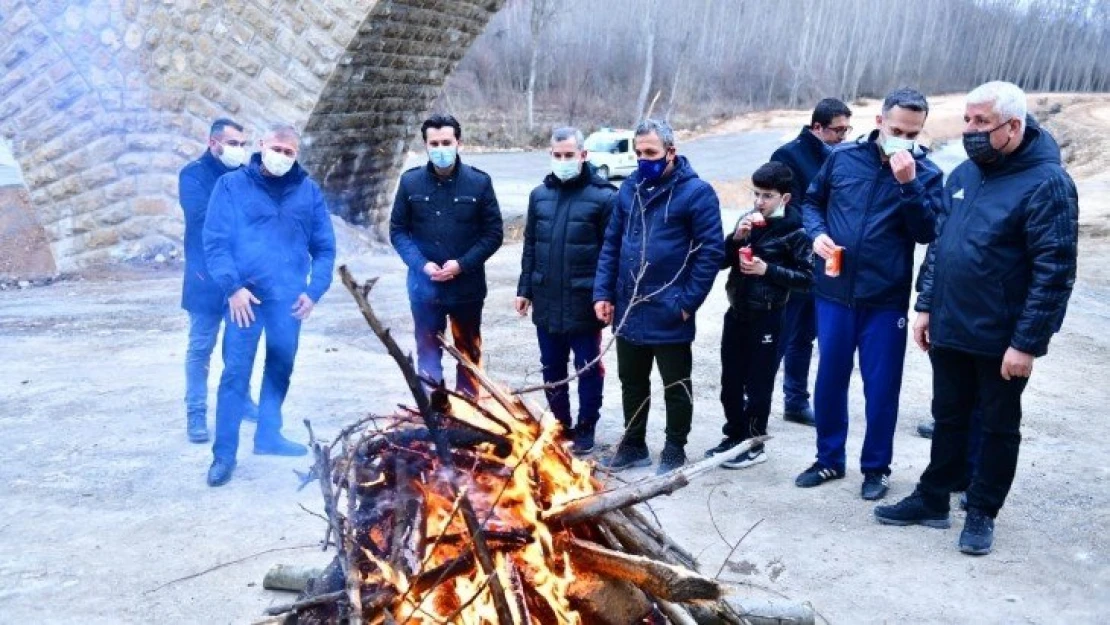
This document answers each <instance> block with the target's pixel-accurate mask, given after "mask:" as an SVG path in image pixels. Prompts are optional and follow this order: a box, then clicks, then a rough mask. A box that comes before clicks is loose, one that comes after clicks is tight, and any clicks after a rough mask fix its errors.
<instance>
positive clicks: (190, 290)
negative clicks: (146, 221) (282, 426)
mask: <svg viewBox="0 0 1110 625" xmlns="http://www.w3.org/2000/svg"><path fill="white" fill-rule="evenodd" d="M244 146H246V136H245V135H244V134H243V127H242V126H241V125H239V124H237V123H235V122H234V121H232V120H230V119H227V118H220V119H217V120H216V121H214V122H212V127H211V129H210V130H209V133H208V149H206V150H205V151H204V154H202V155H201V157H200V158H198V159H196V160H195V161H192V162H190V163H189V164H188V165H186V166H185V167H184V168H182V170H181V173H180V174H179V175H178V199H179V201H180V202H181V209H182V210H183V211H184V212H185V279H184V281H183V284H182V289H181V307H182V308H184V309H185V310H186V311H187V312H188V313H189V345H188V348H187V350H186V352H185V419H186V421H185V423H186V426H185V427H186V429H185V433H186V435H187V436H188V437H189V441H191V442H193V443H204V442H207V441H208V369H209V363H210V362H211V360H212V350H213V348H215V346H216V337H217V336H219V333H220V323H221V322H222V321H223V319H224V311H225V310H226V309H227V300H226V298H224V295H223V293H222V292H221V291H220V288H219V287H218V286H217V285H216V283H215V282H213V280H212V276H210V275H209V274H208V269H207V266H206V265H205V263H204V240H203V238H202V236H203V231H204V218H205V216H206V215H207V214H208V200H209V198H211V197H212V189H213V188H215V186H216V181H217V180H219V179H220V176H223V175H224V174H226V173H228V172H231V171H235V170H236V169H238V168H239V167H240V166H241V165H242V164H243V162H244V161H245V160H246V156H247V152H246V149H245V147H244ZM252 358H253V355H252ZM244 398H245V401H244V404H243V411H244V412H243V418H245V419H248V420H251V421H253V420H254V419H255V418H257V410H258V407H257V406H256V405H255V404H254V402H252V401H251V399H250V388H249V385H248V388H247V390H246V394H245V395H244Z"/></svg>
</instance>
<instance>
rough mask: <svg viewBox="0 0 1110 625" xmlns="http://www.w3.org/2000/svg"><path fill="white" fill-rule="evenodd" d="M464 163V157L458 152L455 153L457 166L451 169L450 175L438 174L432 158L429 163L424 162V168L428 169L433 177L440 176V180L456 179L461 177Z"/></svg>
mask: <svg viewBox="0 0 1110 625" xmlns="http://www.w3.org/2000/svg"><path fill="white" fill-rule="evenodd" d="M462 165H463V163H462V157H460V156H459V155H458V154H457V153H456V154H455V168H454V169H452V170H451V175H450V176H446V177H444V176H440V175H439V174H437V173H436V166H435V165H433V164H432V161H431V160H429V161H428V162H427V163H425V164H424V169H426V170H427V171H428V175H429V176H431V177H433V178H439V179H440V180H454V179H455V178H458V177H459V171H460V170H462Z"/></svg>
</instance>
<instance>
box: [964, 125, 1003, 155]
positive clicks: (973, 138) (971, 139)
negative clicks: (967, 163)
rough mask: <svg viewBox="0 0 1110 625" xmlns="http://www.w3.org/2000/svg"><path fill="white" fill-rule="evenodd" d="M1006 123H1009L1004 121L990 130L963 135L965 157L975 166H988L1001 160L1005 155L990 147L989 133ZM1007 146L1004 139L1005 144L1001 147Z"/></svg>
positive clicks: (999, 150) (998, 149)
mask: <svg viewBox="0 0 1110 625" xmlns="http://www.w3.org/2000/svg"><path fill="white" fill-rule="evenodd" d="M1008 123H1010V122H1009V121H1004V122H1002V123H1001V124H999V125H997V126H995V127H994V128H991V129H990V130H980V131H979V132H965V133H964V151H965V152H967V157H968V158H970V159H971V162H973V163H975V164H976V165H990V164H994V163H997V162H999V161H1001V160H1002V158H1003V157H1004V156H1005V154H1003V153H1002V150H1001V149H1000V148H996V147H994V146H993V145H991V133H992V132H994V131H995V130H998V129H999V128H1001V127H1003V126H1005V125H1006V124H1008ZM1007 145H1010V140H1009V139H1006V143H1005V144H1004V145H1003V146H1002V147H1003V148H1004V147H1006V146H1007Z"/></svg>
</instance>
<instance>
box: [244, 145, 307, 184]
mask: <svg viewBox="0 0 1110 625" xmlns="http://www.w3.org/2000/svg"><path fill="white" fill-rule="evenodd" d="M247 173H248V174H249V175H250V176H251V177H252V178H254V179H255V180H257V181H258V182H260V183H262V184H264V185H267V186H271V187H278V188H281V187H285V186H288V185H294V184H300V183H301V181H303V180H304V179H305V178H307V177H308V172H306V171H305V170H304V168H303V167H301V162H300V161H296V162H294V163H293V169H290V170H289V171H288V172H286V173H285V175H284V176H267V175H266V174H263V173H262V154H261V153H259V152H255V153H254V154H252V155H251V162H250V164H249V165H247Z"/></svg>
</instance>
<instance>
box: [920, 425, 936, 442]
mask: <svg viewBox="0 0 1110 625" xmlns="http://www.w3.org/2000/svg"><path fill="white" fill-rule="evenodd" d="M936 425H937V422H936V421H922V422H921V423H918V424H917V435H918V436H920V437H921V438H933V429H934V428H936Z"/></svg>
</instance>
